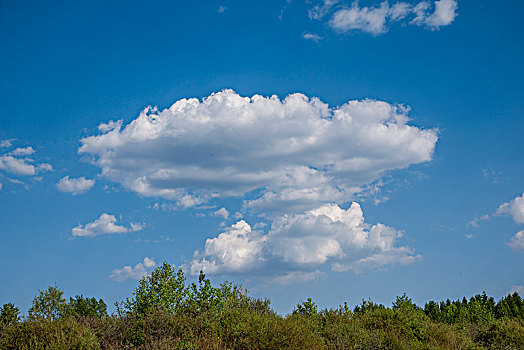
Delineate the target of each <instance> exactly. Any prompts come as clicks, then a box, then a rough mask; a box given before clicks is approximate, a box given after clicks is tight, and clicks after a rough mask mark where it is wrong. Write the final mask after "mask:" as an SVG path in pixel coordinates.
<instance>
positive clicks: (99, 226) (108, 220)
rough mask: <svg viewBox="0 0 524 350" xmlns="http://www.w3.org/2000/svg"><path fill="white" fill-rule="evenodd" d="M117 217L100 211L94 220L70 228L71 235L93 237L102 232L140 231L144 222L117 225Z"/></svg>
mask: <svg viewBox="0 0 524 350" xmlns="http://www.w3.org/2000/svg"><path fill="white" fill-rule="evenodd" d="M116 222H117V219H116V217H115V216H114V215H111V214H107V213H102V214H101V215H100V217H99V218H98V219H96V220H95V221H93V222H91V223H88V224H85V225H78V226H77V227H74V228H73V229H72V230H71V233H72V234H73V236H77V237H94V236H98V235H103V234H118V233H127V232H130V231H140V230H142V229H143V228H144V224H140V223H131V224H130V228H127V227H125V226H121V225H117V223H116Z"/></svg>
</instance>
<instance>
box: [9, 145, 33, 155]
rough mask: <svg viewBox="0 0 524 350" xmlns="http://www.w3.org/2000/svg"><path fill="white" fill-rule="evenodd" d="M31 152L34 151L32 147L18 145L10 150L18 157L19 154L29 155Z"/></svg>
mask: <svg viewBox="0 0 524 350" xmlns="http://www.w3.org/2000/svg"><path fill="white" fill-rule="evenodd" d="M33 153H35V150H34V149H33V147H31V146H29V147H23V148H21V147H19V148H17V149H15V150H14V151H12V152H11V153H10V154H12V155H13V156H16V157H20V156H30V155H31V154H33Z"/></svg>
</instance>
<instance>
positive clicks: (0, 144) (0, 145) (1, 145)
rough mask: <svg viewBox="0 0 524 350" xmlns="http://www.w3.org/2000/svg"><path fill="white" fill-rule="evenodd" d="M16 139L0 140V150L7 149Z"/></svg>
mask: <svg viewBox="0 0 524 350" xmlns="http://www.w3.org/2000/svg"><path fill="white" fill-rule="evenodd" d="M15 140H16V139H8V140H0V148H8V147H11V145H12V144H13V141H15Z"/></svg>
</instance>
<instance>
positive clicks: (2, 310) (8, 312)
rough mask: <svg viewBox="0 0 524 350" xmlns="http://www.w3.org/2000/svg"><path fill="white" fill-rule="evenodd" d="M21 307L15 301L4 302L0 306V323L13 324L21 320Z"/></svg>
mask: <svg viewBox="0 0 524 350" xmlns="http://www.w3.org/2000/svg"><path fill="white" fill-rule="evenodd" d="M19 314H20V309H19V308H17V307H16V306H15V305H14V304H13V303H7V304H4V306H2V307H0V325H11V324H14V323H17V322H18V321H20V317H19V316H18V315H19Z"/></svg>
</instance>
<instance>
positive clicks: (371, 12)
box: [308, 0, 458, 36]
mask: <svg viewBox="0 0 524 350" xmlns="http://www.w3.org/2000/svg"><path fill="white" fill-rule="evenodd" d="M338 3H339V1H338V0H324V1H323V3H322V5H316V6H314V7H312V8H311V9H310V10H309V11H308V15H309V18H311V19H317V20H321V19H322V18H324V17H325V16H326V15H327V14H328V13H330V12H331V10H332V8H334V6H335V5H337V4H338ZM337 7H338V9H337V10H336V11H335V12H334V14H333V16H332V17H331V19H330V20H329V25H330V26H331V28H333V29H334V30H336V31H339V32H350V31H360V32H364V33H368V34H371V35H373V36H377V35H380V34H384V33H386V32H387V31H388V30H389V26H390V25H391V24H392V23H395V22H401V21H404V25H415V26H422V27H425V28H427V29H430V30H438V29H440V27H443V26H447V25H450V24H451V23H452V22H453V21H454V20H455V17H456V16H457V9H458V4H457V1H456V0H437V1H434V2H433V4H432V3H430V2H429V1H421V2H419V3H418V4H415V5H412V4H409V3H406V2H396V3H393V4H390V3H389V2H388V1H382V2H380V3H378V4H375V5H371V6H363V7H361V6H360V5H359V2H358V1H353V3H352V4H351V6H350V7H343V8H340V7H342V6H337Z"/></svg>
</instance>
